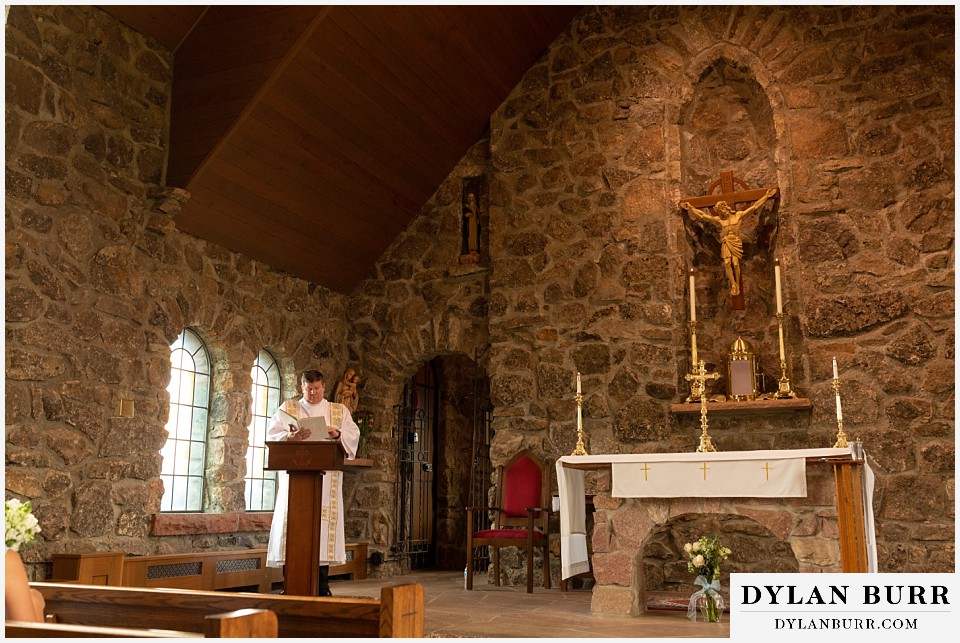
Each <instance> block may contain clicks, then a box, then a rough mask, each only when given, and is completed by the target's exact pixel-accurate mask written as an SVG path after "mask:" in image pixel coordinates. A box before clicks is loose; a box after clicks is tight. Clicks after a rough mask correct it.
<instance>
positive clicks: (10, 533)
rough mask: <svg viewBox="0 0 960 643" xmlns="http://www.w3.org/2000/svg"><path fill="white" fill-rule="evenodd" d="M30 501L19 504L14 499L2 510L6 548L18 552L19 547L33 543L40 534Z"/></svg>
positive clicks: (8, 501)
mask: <svg viewBox="0 0 960 643" xmlns="http://www.w3.org/2000/svg"><path fill="white" fill-rule="evenodd" d="M32 511H33V506H32V505H31V504H30V501H29V500H28V501H26V502H20V501H19V500H17V499H16V498H11V499H10V500H7V502H6V504H5V505H4V510H3V521H4V527H5V532H6V541H7V547H8V548H10V549H12V550H13V551H20V547H21V546H23V545H26V544H29V543H30V542H32V541H33V539H34V538H35V537H36V535H37V534H38V533H40V525H39V524H37V518H36V516H34V515H33V513H32Z"/></svg>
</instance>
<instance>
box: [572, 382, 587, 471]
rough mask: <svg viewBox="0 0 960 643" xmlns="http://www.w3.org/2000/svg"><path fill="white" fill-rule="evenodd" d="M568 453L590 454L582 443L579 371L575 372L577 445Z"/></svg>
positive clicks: (581, 403) (581, 405) (581, 401)
mask: <svg viewBox="0 0 960 643" xmlns="http://www.w3.org/2000/svg"><path fill="white" fill-rule="evenodd" d="M570 455H590V454H589V453H587V449H586V447H585V446H584V445H583V395H581V394H580V373H577V446H576V447H574V449H573V453H571V454H570Z"/></svg>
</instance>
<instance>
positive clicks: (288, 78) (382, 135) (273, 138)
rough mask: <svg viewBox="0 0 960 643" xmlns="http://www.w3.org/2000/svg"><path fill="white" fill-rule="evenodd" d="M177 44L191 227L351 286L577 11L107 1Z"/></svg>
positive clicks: (174, 163) (181, 173) (181, 182)
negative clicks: (122, 3)
mask: <svg viewBox="0 0 960 643" xmlns="http://www.w3.org/2000/svg"><path fill="white" fill-rule="evenodd" d="M100 8H102V9H103V10H104V11H106V12H108V13H110V14H112V15H113V16H115V17H116V18H118V19H119V20H121V21H123V22H125V23H126V24H127V25H129V26H130V27H132V28H134V29H135V30H137V31H140V32H141V33H143V34H145V35H148V36H151V37H153V38H154V39H155V40H157V42H159V43H161V44H162V45H163V46H165V47H167V48H168V49H170V50H171V51H173V53H174V69H173V90H172V99H171V102H172V105H171V123H170V156H169V161H168V167H167V184H168V185H171V186H176V187H183V188H185V189H187V190H188V191H189V192H190V193H191V197H190V199H189V201H188V202H187V203H186V205H185V206H184V208H183V212H182V213H181V214H180V215H179V216H178V217H177V227H178V228H179V229H180V230H182V231H184V232H188V233H190V234H194V235H196V236H198V237H201V238H204V239H208V240H210V241H213V242H215V243H218V244H220V245H223V246H225V247H227V248H230V249H231V250H234V251H237V252H241V253H243V254H246V255H247V256H250V257H253V258H255V259H258V260H260V261H263V262H266V263H268V264H270V265H272V266H274V267H277V268H281V269H283V270H286V271H288V272H290V273H291V274H294V275H297V276H299V277H303V278H305V279H308V280H310V281H313V282H315V283H317V284H320V285H322V286H326V287H328V288H330V289H332V290H335V291H339V292H349V291H350V290H351V289H352V288H353V287H354V286H355V285H356V284H357V282H358V281H360V280H361V279H363V278H364V277H366V276H367V275H368V274H369V271H370V268H371V267H372V266H373V264H374V262H375V261H376V259H377V258H378V257H379V256H380V255H381V253H382V252H383V251H384V250H385V249H386V248H387V247H388V246H389V245H390V243H391V242H392V241H393V240H394V239H395V238H396V236H397V235H398V234H399V233H400V231H402V230H403V229H404V227H406V225H407V224H408V223H409V222H410V220H411V219H412V218H413V217H414V216H415V215H416V214H417V212H418V211H419V209H420V208H421V207H422V206H423V204H424V203H426V201H427V200H428V199H429V198H430V197H431V196H432V194H433V193H434V191H435V190H436V189H437V187H438V186H439V185H440V183H441V182H442V181H443V179H445V178H446V177H447V176H448V175H449V173H450V171H451V170H452V169H453V168H454V166H455V165H456V163H457V162H458V161H459V160H460V159H461V158H462V157H463V155H464V154H465V153H466V151H467V150H468V149H469V147H470V146H471V145H472V144H473V143H475V142H476V141H477V140H478V139H479V138H480V137H481V136H482V134H483V133H484V131H485V129H486V128H487V127H488V125H489V118H490V114H492V113H493V112H494V111H495V110H496V109H497V107H499V106H500V104H501V103H502V102H503V100H504V99H505V98H506V97H507V95H508V94H509V92H510V91H511V90H512V89H513V87H514V86H515V85H516V84H517V82H519V80H520V79H521V78H522V76H523V74H524V73H525V72H526V70H527V69H528V68H530V67H531V66H532V65H533V63H534V62H536V60H537V58H538V57H539V56H540V55H541V54H542V53H543V51H544V50H545V49H546V47H547V46H548V45H549V44H550V43H551V42H552V41H553V40H554V39H555V38H556V37H557V35H558V34H560V33H561V32H562V31H563V30H564V29H565V28H566V27H567V25H568V24H569V22H570V20H571V19H572V18H573V16H574V15H575V14H576V12H577V10H578V9H579V7H575V6H569V5H565V6H542V5H541V6H493V5H483V6H440V5H426V6H385V5H381V6H353V5H332V6H331V5H324V6H319V5H306V6H305V5H297V6H195V5H191V6H170V5H136V6H133V5H131V6H120V5H103V6H101V7H100Z"/></svg>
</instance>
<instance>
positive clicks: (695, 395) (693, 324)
mask: <svg viewBox="0 0 960 643" xmlns="http://www.w3.org/2000/svg"><path fill="white" fill-rule="evenodd" d="M690 279H691V280H692V279H693V277H691V278H690ZM689 324H690V362H691V364H692V365H693V371H692V372H694V373H696V368H697V363H698V362H699V360H698V359H697V320H696V319H692V320H690V322H689ZM688 379H689V378H688ZM701 397H703V382H702V381H699V380H691V381H690V395H688V396H687V399H686V401H687V402H696V401H697V400H699V399H700V398H701Z"/></svg>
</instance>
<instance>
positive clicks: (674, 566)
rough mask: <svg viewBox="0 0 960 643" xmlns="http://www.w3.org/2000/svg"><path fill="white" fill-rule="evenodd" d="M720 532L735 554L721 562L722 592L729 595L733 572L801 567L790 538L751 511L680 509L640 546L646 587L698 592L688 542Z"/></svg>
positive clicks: (657, 527)
mask: <svg viewBox="0 0 960 643" xmlns="http://www.w3.org/2000/svg"><path fill="white" fill-rule="evenodd" d="M715 534H716V535H719V536H720V542H722V543H723V545H724V546H725V547H729V548H730V550H731V552H732V553H731V555H730V557H729V558H728V559H727V561H726V562H724V564H723V565H722V566H721V568H720V586H721V593H722V594H723V595H724V596H725V597H729V590H730V573H731V572H778V573H791V572H798V571H800V563H799V561H798V560H797V557H796V554H794V552H793V548H792V547H791V546H790V543H788V542H786V541H784V540H781V539H780V538H778V537H777V536H776V535H774V533H773V532H772V531H770V530H769V529H768V528H767V527H765V526H764V525H762V524H760V523H759V522H757V521H756V520H753V519H752V518H750V517H747V516H742V515H737V514H732V513H720V514H693V513H689V514H681V515H679V516H674V517H673V518H670V519H669V520H667V521H666V522H664V523H663V524H661V525H657V526H656V527H655V528H654V529H652V530H651V531H650V534H649V535H648V536H647V538H646V540H644V542H643V545H642V546H641V547H640V550H639V553H638V556H639V560H638V566H639V570H640V577H641V588H642V589H643V591H645V592H659V591H664V592H682V593H685V592H688V591H689V592H691V593H692V592H693V591H695V590H696V589H697V588H696V587H695V586H694V584H693V581H694V579H695V575H694V574H692V573H691V572H689V571H688V570H687V560H688V556H687V554H686V553H685V552H684V550H683V546H684V544H685V543H693V542H695V541H697V540H698V539H700V538H701V537H702V536H713V535H715Z"/></svg>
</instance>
